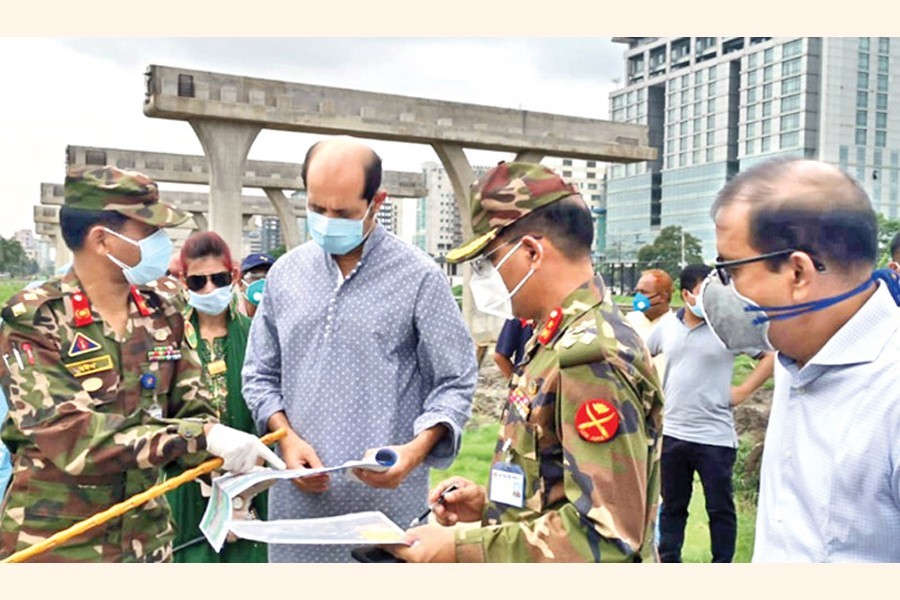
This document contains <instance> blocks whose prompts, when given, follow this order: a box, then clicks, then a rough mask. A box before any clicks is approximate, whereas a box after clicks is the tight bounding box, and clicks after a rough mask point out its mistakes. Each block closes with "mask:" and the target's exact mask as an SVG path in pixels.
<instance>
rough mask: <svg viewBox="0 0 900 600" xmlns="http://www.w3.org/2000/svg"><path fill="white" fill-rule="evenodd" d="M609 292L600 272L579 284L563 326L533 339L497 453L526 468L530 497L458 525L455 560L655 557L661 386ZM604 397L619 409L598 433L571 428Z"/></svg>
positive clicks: (490, 507) (498, 458)
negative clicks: (604, 434) (589, 436)
mask: <svg viewBox="0 0 900 600" xmlns="http://www.w3.org/2000/svg"><path fill="white" fill-rule="evenodd" d="M603 290H604V286H603V282H602V280H601V279H599V278H598V279H595V280H593V281H589V282H586V283H585V284H583V285H582V286H580V287H579V288H578V289H577V290H575V291H574V292H573V293H572V294H570V295H569V296H568V297H567V298H566V300H565V302H564V303H563V306H562V307H561V308H562V320H561V322H560V324H559V326H558V329H556V331H555V332H553V333H552V334H551V335H550V336H547V337H545V338H544V339H542V340H539V338H540V337H541V336H540V335H537V336H535V337H534V338H532V340H531V342H530V344H529V347H528V352H527V356H526V357H525V361H524V364H523V365H522V366H520V367H519V368H518V370H517V375H516V376H515V377H514V378H513V380H512V382H511V392H510V398H509V402H508V403H507V405H506V407H505V419H504V420H505V422H504V425H503V426H502V428H501V433H500V439H499V440H498V443H497V450H496V455H495V457H494V462H495V465H496V464H497V463H507V464H508V465H514V466H515V467H518V468H520V469H521V470H522V471H523V472H524V475H525V490H524V497H523V502H524V506H523V507H522V508H518V507H515V506H511V505H505V504H500V503H499V502H491V501H489V502H488V503H487V506H486V507H485V510H484V513H483V515H482V526H481V527H480V528H475V529H460V530H459V531H458V532H457V533H456V554H457V559H458V560H460V561H464V562H471V561H476V562H478V561H488V562H532V561H553V562H582V561H588V562H615V561H655V560H656V558H657V556H656V548H655V544H654V542H653V532H654V521H655V517H656V505H657V499H658V496H659V456H660V440H661V439H662V437H661V410H662V394H661V392H660V386H659V382H658V380H657V377H656V373H655V371H654V370H653V366H652V362H651V360H650V357H649V354H648V352H647V350H646V346H645V345H644V343H643V342H642V341H641V339H640V338H639V337H638V334H637V333H636V332H635V331H634V329H632V328H631V327H629V326H628V325H626V324H625V323H624V321H623V318H622V316H621V314H620V313H619V311H618V310H617V309H616V308H615V307H614V306H613V304H612V302H611V301H610V299H609V298H607V299H605V300H604V293H603ZM597 400H606V401H607V402H608V403H609V405H611V406H612V407H614V409H615V411H616V412H617V413H618V418H619V425H618V429H617V430H616V431H615V433H614V434H613V435H612V437H611V438H610V439H608V440H607V441H603V442H596V441H593V442H592V441H587V440H586V439H583V438H582V437H581V436H580V435H579V433H578V431H577V430H576V427H577V425H576V413H577V412H578V411H579V409H581V408H582V407H583V405H585V404H586V403H592V402H593V401H597ZM597 421H598V422H602V421H604V419H602V418H598V419H597ZM588 425H591V424H590V423H588ZM607 426H609V424H608V423H607ZM515 467H513V468H515ZM489 497H491V494H490V493H489Z"/></svg>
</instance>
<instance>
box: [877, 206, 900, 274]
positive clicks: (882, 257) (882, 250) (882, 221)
mask: <svg viewBox="0 0 900 600" xmlns="http://www.w3.org/2000/svg"><path fill="white" fill-rule="evenodd" d="M877 217H878V267H879V268H881V267H884V266H886V265H887V263H888V262H890V260H891V240H892V239H894V236H895V235H897V234H898V233H900V220H897V219H888V218H887V217H885V216H884V215H882V214H881V213H877Z"/></svg>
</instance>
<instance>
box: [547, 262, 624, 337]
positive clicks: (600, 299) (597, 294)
mask: <svg viewBox="0 0 900 600" xmlns="http://www.w3.org/2000/svg"><path fill="white" fill-rule="evenodd" d="M598 304H608V305H609V306H608V307H607V308H609V309H610V310H611V309H612V298H610V297H606V286H605V285H604V284H603V279H602V278H601V277H599V276H597V277H593V278H591V279H588V280H587V281H585V282H584V283H582V284H581V285H579V286H578V287H577V288H575V289H574V290H573V291H572V293H570V294H569V295H568V296H566V299H565V300H563V303H562V312H563V319H562V322H561V323H560V324H559V327H557V329H556V333H555V334H554V335H553V337H552V338H551V339H550V341H548V342H547V343H546V344H545V345H546V346H552V345H553V344H555V343H556V340H558V339H559V338H560V336H561V335H562V334H563V333H565V331H566V329H568V327H569V325H571V324H572V323H573V322H574V321H575V320H577V319H578V318H579V317H581V316H582V315H583V314H584V313H586V312H587V311H589V310H591V309H592V308H594V307H595V306H597V305H598ZM541 327H543V323H541Z"/></svg>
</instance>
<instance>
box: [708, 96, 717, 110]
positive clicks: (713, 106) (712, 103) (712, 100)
mask: <svg viewBox="0 0 900 600" xmlns="http://www.w3.org/2000/svg"><path fill="white" fill-rule="evenodd" d="M706 112H708V113H714V112H716V99H715V98H710V99H709V100H707V101H706Z"/></svg>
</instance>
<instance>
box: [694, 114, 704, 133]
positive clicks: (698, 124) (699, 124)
mask: <svg viewBox="0 0 900 600" xmlns="http://www.w3.org/2000/svg"><path fill="white" fill-rule="evenodd" d="M702 128H703V123H702V119H700V118H699V117H698V118H696V119H694V133H700V129H702Z"/></svg>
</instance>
